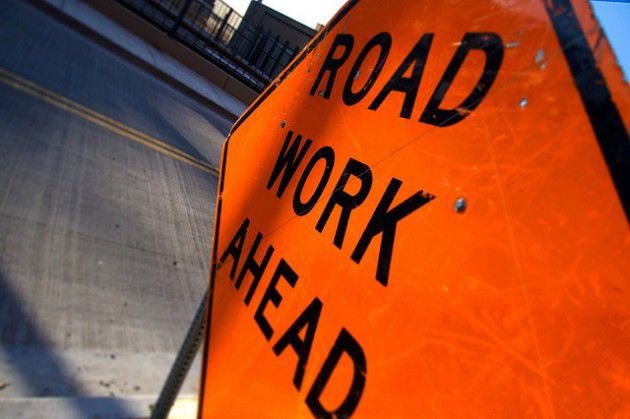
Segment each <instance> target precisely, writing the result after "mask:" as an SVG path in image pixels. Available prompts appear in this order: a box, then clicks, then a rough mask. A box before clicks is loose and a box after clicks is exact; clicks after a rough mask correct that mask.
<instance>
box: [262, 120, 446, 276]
mask: <svg viewBox="0 0 630 419" xmlns="http://www.w3.org/2000/svg"><path fill="white" fill-rule="evenodd" d="M312 143H313V140H311V139H310V138H309V139H307V140H306V141H305V142H304V143H302V136H301V135H299V134H298V135H296V136H295V138H293V131H289V133H288V134H287V137H286V139H285V140H284V144H283V145H282V149H281V150H280V154H278V159H277V160H276V164H275V166H274V167H273V170H272V172H271V176H270V177H269V181H268V182H267V189H269V190H271V189H272V188H273V186H274V185H275V183H276V181H278V179H280V182H279V183H278V189H277V191H276V196H277V197H278V198H282V195H283V194H284V192H285V190H286V189H287V186H288V184H289V182H290V181H291V179H292V178H293V176H294V175H295V172H296V171H297V169H298V167H300V164H301V163H302V161H303V160H304V156H305V155H306V153H307V152H308V150H309V148H310V147H311V144H312ZM319 162H322V163H323V164H324V165H325V166H324V172H323V173H322V175H321V178H320V179H319V183H318V184H317V188H316V189H315V191H313V193H312V195H311V196H310V197H304V196H303V195H304V185H306V182H307V181H308V179H309V178H310V177H311V173H312V172H313V168H314V167H315V166H316V165H317V164H318V163H319ZM334 165H335V151H334V150H333V149H332V147H328V146H325V147H322V148H320V149H319V150H317V151H316V152H315V153H313V155H312V156H311V159H310V160H309V161H308V163H307V164H306V166H305V167H304V169H303V171H302V174H301V175H300V179H299V180H298V183H297V186H296V187H295V191H294V193H293V211H294V212H295V214H296V215H298V216H300V217H302V216H305V215H306V214H308V213H309V212H310V211H311V210H312V209H313V207H314V206H315V204H316V203H317V201H318V200H319V199H320V198H321V196H322V193H323V192H324V189H325V188H326V185H327V184H328V181H329V179H330V175H331V173H332V170H333V166H334ZM351 177H352V178H353V179H356V180H357V181H359V182H360V184H361V186H360V187H359V190H358V191H357V192H356V193H354V194H351V193H349V192H348V191H346V185H347V184H348V182H349V181H350V179H351ZM401 185H402V181H400V180H398V179H396V178H392V179H391V181H390V182H389V185H388V186H387V188H386V189H385V191H384V192H383V196H382V197H381V199H380V201H379V203H378V204H377V205H376V208H375V209H374V212H373V213H372V216H371V217H370V220H369V221H368V223H367V225H366V226H365V228H364V230H363V234H361V237H360V238H359V241H358V242H357V244H356V246H355V248H354V250H353V252H352V255H351V256H350V258H351V259H352V260H353V261H354V262H355V263H359V262H361V259H363V255H365V251H366V250H367V247H368V246H369V245H370V243H371V242H372V240H373V239H374V238H375V237H376V236H379V235H380V236H381V246H380V250H379V254H378V260H377V268H376V280H377V281H378V282H380V283H381V284H382V285H384V286H387V282H388V278H389V268H390V265H391V260H392V252H393V249H394V237H395V235H396V225H397V224H398V222H399V221H400V220H402V219H403V218H405V217H406V216H408V215H409V214H411V213H412V212H414V211H415V210H417V209H418V208H420V207H422V206H423V205H425V204H427V203H428V202H429V201H431V200H432V199H434V198H435V196H433V195H431V194H425V193H424V192H423V191H422V190H419V191H418V192H416V193H414V194H413V195H411V196H410V197H409V198H407V199H405V200H404V201H402V202H401V203H400V204H398V205H396V206H394V207H392V206H391V205H392V202H393V201H394V198H395V197H396V194H397V193H398V190H399V189H400V187H401ZM371 188H372V170H371V169H370V168H369V166H368V165H366V164H365V163H361V162H360V161H358V160H356V159H353V158H350V159H348V162H347V163H346V166H345V168H344V169H343V172H342V173H341V176H340V177H339V179H338V180H337V183H336V184H335V188H334V189H333V192H332V194H331V195H330V197H329V198H328V203H327V204H326V206H325V207H324V211H323V212H322V214H321V215H320V217H319V219H318V221H317V224H316V225H315V230H317V231H318V232H320V233H321V232H322V231H323V230H324V227H325V226H326V224H327V223H328V221H329V219H330V216H331V214H332V212H333V210H334V209H335V208H336V207H339V208H340V210H341V213H340V214H339V221H338V222H337V229H336V230H335V237H334V239H333V244H334V245H335V246H336V247H338V248H339V249H341V248H342V246H343V242H344V237H345V234H346V230H347V228H348V223H349V221H350V214H351V213H352V211H353V210H354V209H356V208H357V207H359V206H360V205H361V204H363V201H365V199H366V198H367V196H368V194H369V193H370V189H371Z"/></svg>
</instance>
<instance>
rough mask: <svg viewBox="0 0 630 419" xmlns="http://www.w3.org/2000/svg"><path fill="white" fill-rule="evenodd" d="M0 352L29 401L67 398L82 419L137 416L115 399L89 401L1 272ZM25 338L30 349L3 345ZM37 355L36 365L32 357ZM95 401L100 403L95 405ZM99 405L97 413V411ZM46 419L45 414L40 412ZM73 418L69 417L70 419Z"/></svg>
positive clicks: (102, 398) (22, 346)
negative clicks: (22, 386) (45, 398)
mask: <svg viewBox="0 0 630 419" xmlns="http://www.w3.org/2000/svg"><path fill="white" fill-rule="evenodd" d="M0 333H1V335H0V343H1V344H0V351H2V352H4V355H5V356H4V357H5V359H7V360H8V362H9V363H10V364H11V368H12V369H13V370H14V371H15V373H16V374H17V375H19V377H20V378H21V380H22V382H24V384H25V385H27V386H28V388H29V390H30V393H29V394H28V395H26V396H27V397H65V398H68V400H69V402H70V403H72V407H73V409H74V410H75V412H76V414H78V415H79V416H80V417H84V418H91V417H95V416H98V417H103V413H102V412H107V413H106V415H105V417H111V418H131V417H134V415H133V414H132V413H131V412H130V411H129V410H128V409H127V408H126V407H125V405H124V404H123V403H122V402H121V401H119V400H117V399H115V398H104V397H99V398H98V400H96V399H94V400H93V401H90V399H92V398H90V397H89V395H86V394H85V393H84V392H83V390H82V388H81V385H80V384H79V383H78V382H77V381H76V380H75V379H74V377H73V376H72V373H71V371H69V369H68V367H67V365H66V364H65V362H64V360H63V359H62V358H61V357H60V356H59V354H58V353H57V351H56V350H55V348H53V347H52V345H51V343H50V342H48V341H47V339H46V338H45V336H44V334H43V333H42V332H41V331H40V329H39V327H38V326H37V325H36V324H35V323H34V322H33V320H32V319H31V316H30V315H29V314H28V313H27V311H26V310H25V309H24V307H23V303H22V302H21V301H20V299H19V297H18V295H17V293H16V292H15V290H14V289H13V288H12V286H11V284H10V283H9V281H8V280H7V279H6V277H5V275H4V273H3V272H2V271H0ZM16 334H20V335H22V336H23V337H24V341H26V342H28V344H27V345H11V346H5V345H4V344H3V342H6V341H14V340H15V335H16ZM30 353H36V354H37V356H36V360H37V361H36V362H32V359H33V357H32V356H22V355H27V354H30ZM94 401H96V402H97V403H96V404H95V403H94ZM96 405H98V406H97V407H98V409H97V410H98V413H96V412H95V410H94V408H95V407H96ZM41 413H42V415H43V416H44V417H45V412H41ZM69 416H70V415H69Z"/></svg>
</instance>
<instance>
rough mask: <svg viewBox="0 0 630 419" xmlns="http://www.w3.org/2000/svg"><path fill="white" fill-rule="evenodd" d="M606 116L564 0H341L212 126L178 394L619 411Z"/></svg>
mask: <svg viewBox="0 0 630 419" xmlns="http://www.w3.org/2000/svg"><path fill="white" fill-rule="evenodd" d="M629 123H630V91H629V89H628V85H627V84H626V83H625V82H624V81H623V79H622V76H621V74H620V71H619V69H618V67H617V66H616V64H615V59H614V56H613V55H612V52H611V50H610V47H609V45H608V43H607V41H606V39H605V37H603V34H602V32H601V30H600V29H599V26H598V24H597V22H596V21H595V20H594V18H593V16H592V12H591V9H590V7H589V5H588V4H587V3H586V2H585V1H575V2H574V1H571V2H569V1H566V0H562V1H561V0H558V1H554V0H548V1H542V0H541V1H538V0H527V1H509V0H493V1H490V0H475V1H455V0H449V1H419V0H396V1H388V2H382V1H376V0H373V1H372V0H359V1H350V2H349V3H347V4H346V5H345V6H344V7H343V8H342V9H341V10H340V11H339V12H338V14H337V15H336V16H335V17H334V18H333V19H332V20H331V22H330V23H329V24H328V26H327V27H326V28H325V29H324V30H323V31H322V32H320V34H319V35H318V36H317V37H316V38H315V39H314V40H313V41H312V42H311V44H310V45H309V46H308V47H307V48H306V49H305V50H304V51H303V52H302V54H301V55H300V56H299V57H298V58H297V59H296V61H295V62H294V63H293V64H291V65H290V66H289V67H288V68H287V69H286V70H285V72H284V73H283V74H282V75H281V76H280V77H279V79H278V80H277V81H276V82H275V83H274V84H273V85H272V86H270V87H269V88H268V89H267V90H266V91H265V92H264V93H263V94H262V95H261V97H259V98H258V99H257V101H256V102H255V103H254V104H253V105H252V106H251V107H250V108H249V109H248V111H247V112H246V113H245V114H244V115H243V116H242V118H241V119H240V120H239V121H238V122H237V124H236V125H235V126H234V128H233V130H232V132H231V134H230V136H229V138H228V141H227V142H226V145H225V147H224V150H223V163H222V168H221V175H220V185H219V188H220V194H219V198H218V211H217V219H216V231H215V242H214V251H213V256H212V275H211V284H210V287H211V292H210V301H209V303H210V309H209V313H208V315H209V317H208V328H207V332H208V333H207V337H206V346H205V353H204V356H205V358H204V365H203V374H202V383H201V384H202V388H201V397H200V411H199V415H200V416H201V417H214V416H236V417H251V416H254V417H256V416H274V417H295V416H310V415H315V416H342V417H343V416H349V415H353V414H354V415H357V416H377V417H390V416H394V417H409V416H413V415H419V416H431V417H434V416H440V417H459V416H468V417H470V416H472V417H475V416H496V415H501V416H515V415H516V416H520V415H523V416H543V417H551V416H571V417H572V416H585V417H599V416H601V417H628V415H630V392H629V388H630V361H629V357H630V317H629V313H630V294H629V293H630V286H629V285H630V284H629V281H630V257H629V255H630V252H629V250H630V231H629V228H628V221H627V211H628V206H629V199H628V194H629V192H630V191H629V190H628V180H629V177H630V176H629V174H628V173H629V172H628V156H629V151H628V146H629V143H628V133H627V130H626V127H628V126H629Z"/></svg>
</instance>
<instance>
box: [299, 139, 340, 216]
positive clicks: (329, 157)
mask: <svg viewBox="0 0 630 419" xmlns="http://www.w3.org/2000/svg"><path fill="white" fill-rule="evenodd" d="M320 159H324V160H326V167H325V168H324V174H323V175H322V178H321V179H320V180H319V184H318V185H317V188H316V189H315V192H313V196H311V198H310V199H309V200H308V201H306V202H302V199H301V195H302V190H303V189H304V185H305V184H306V180H307V179H308V177H309V176H310V174H311V171H312V170H313V167H315V165H316V164H317V162H318V161H319V160H320ZM334 164H335V152H334V151H333V149H332V148H330V147H328V146H326V147H322V148H320V149H319V150H317V153H315V154H313V157H311V160H310V161H309V162H308V164H307V165H306V168H304V172H302V177H300V180H299V181H298V184H297V186H296V187H295V194H294V195H293V211H295V213H296V214H297V215H299V216H302V215H306V214H308V213H309V212H310V210H312V209H313V207H314V206H315V203H316V202H317V200H318V199H319V197H320V196H321V195H322V192H324V188H325V187H326V184H327V183H328V179H330V174H331V173H332V169H333V165H334Z"/></svg>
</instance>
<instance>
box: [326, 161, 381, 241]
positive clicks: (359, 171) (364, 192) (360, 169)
mask: <svg viewBox="0 0 630 419" xmlns="http://www.w3.org/2000/svg"><path fill="white" fill-rule="evenodd" d="M350 175H352V176H354V177H356V178H358V179H359V180H360V181H361V188H360V189H359V192H357V194H356V195H354V196H353V195H350V194H349V193H348V192H345V191H344V190H343V189H344V188H345V186H346V184H347V183H348V178H349V177H350ZM371 187H372V171H371V170H370V168H369V167H368V166H367V165H365V164H363V163H361V162H360V161H357V160H355V159H353V158H351V159H350V160H348V164H347V165H346V168H345V169H343V173H342V174H341V177H340V178H339V181H338V182H337V185H336V186H335V190H334V191H333V193H332V195H331V196H330V199H329V200H328V203H327V204H326V208H324V212H322V215H321V217H320V218H319V221H317V225H316V226H315V229H316V230H317V231H319V232H320V233H321V232H322V230H323V229H324V226H325V225H326V222H327V221H328V218H330V214H331V213H332V210H333V208H335V205H339V206H340V207H341V214H340V215H339V224H337V231H336V232H335V239H334V240H333V243H334V244H335V246H337V247H338V248H340V249H341V245H342V244H343V237H344V236H345V234H346V228H347V227H348V220H349V219H350V212H351V211H352V210H353V209H354V208H356V207H358V206H359V205H361V204H362V203H363V201H365V198H367V196H368V193H369V192H370V188H371Z"/></svg>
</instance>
